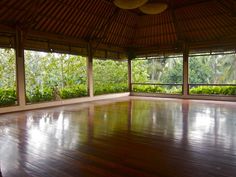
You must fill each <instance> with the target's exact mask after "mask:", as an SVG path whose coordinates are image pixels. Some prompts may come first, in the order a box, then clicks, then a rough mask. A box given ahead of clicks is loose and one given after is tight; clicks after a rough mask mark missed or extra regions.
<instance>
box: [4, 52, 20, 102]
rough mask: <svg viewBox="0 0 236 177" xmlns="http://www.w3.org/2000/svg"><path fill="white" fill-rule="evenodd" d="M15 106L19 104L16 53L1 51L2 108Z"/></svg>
mask: <svg viewBox="0 0 236 177" xmlns="http://www.w3.org/2000/svg"><path fill="white" fill-rule="evenodd" d="M15 104H17V96H16V63H15V51H14V50H13V49H0V106H1V105H3V106H9V105H15Z"/></svg>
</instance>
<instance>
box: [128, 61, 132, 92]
mask: <svg viewBox="0 0 236 177" xmlns="http://www.w3.org/2000/svg"><path fill="white" fill-rule="evenodd" d="M131 67H132V66H131V60H130V59H128V89H129V92H132V84H131V82H132V68H131Z"/></svg>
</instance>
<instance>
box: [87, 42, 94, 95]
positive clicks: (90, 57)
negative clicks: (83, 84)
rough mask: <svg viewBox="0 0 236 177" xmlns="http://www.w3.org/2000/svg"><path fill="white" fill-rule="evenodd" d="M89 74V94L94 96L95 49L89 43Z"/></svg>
mask: <svg viewBox="0 0 236 177" xmlns="http://www.w3.org/2000/svg"><path fill="white" fill-rule="evenodd" d="M87 49H88V58H87V74H88V94H89V96H90V97H93V96H94V95H93V51H92V46H91V44H90V43H89V44H88V48H87Z"/></svg>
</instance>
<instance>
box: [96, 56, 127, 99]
mask: <svg viewBox="0 0 236 177" xmlns="http://www.w3.org/2000/svg"><path fill="white" fill-rule="evenodd" d="M93 72H94V73H93V76H94V94H95V95H101V94H107V93H119V92H126V91H128V65H127V61H114V60H98V59H97V60H94V61H93Z"/></svg>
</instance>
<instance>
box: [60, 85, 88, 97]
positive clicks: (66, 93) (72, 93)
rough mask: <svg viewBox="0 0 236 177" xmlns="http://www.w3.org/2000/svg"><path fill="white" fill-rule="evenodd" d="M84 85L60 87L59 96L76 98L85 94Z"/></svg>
mask: <svg viewBox="0 0 236 177" xmlns="http://www.w3.org/2000/svg"><path fill="white" fill-rule="evenodd" d="M87 95H88V92H87V87H86V85H75V86H73V87H64V88H62V89H60V97H61V98H62V99H69V98H77V97H83V96H87Z"/></svg>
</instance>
